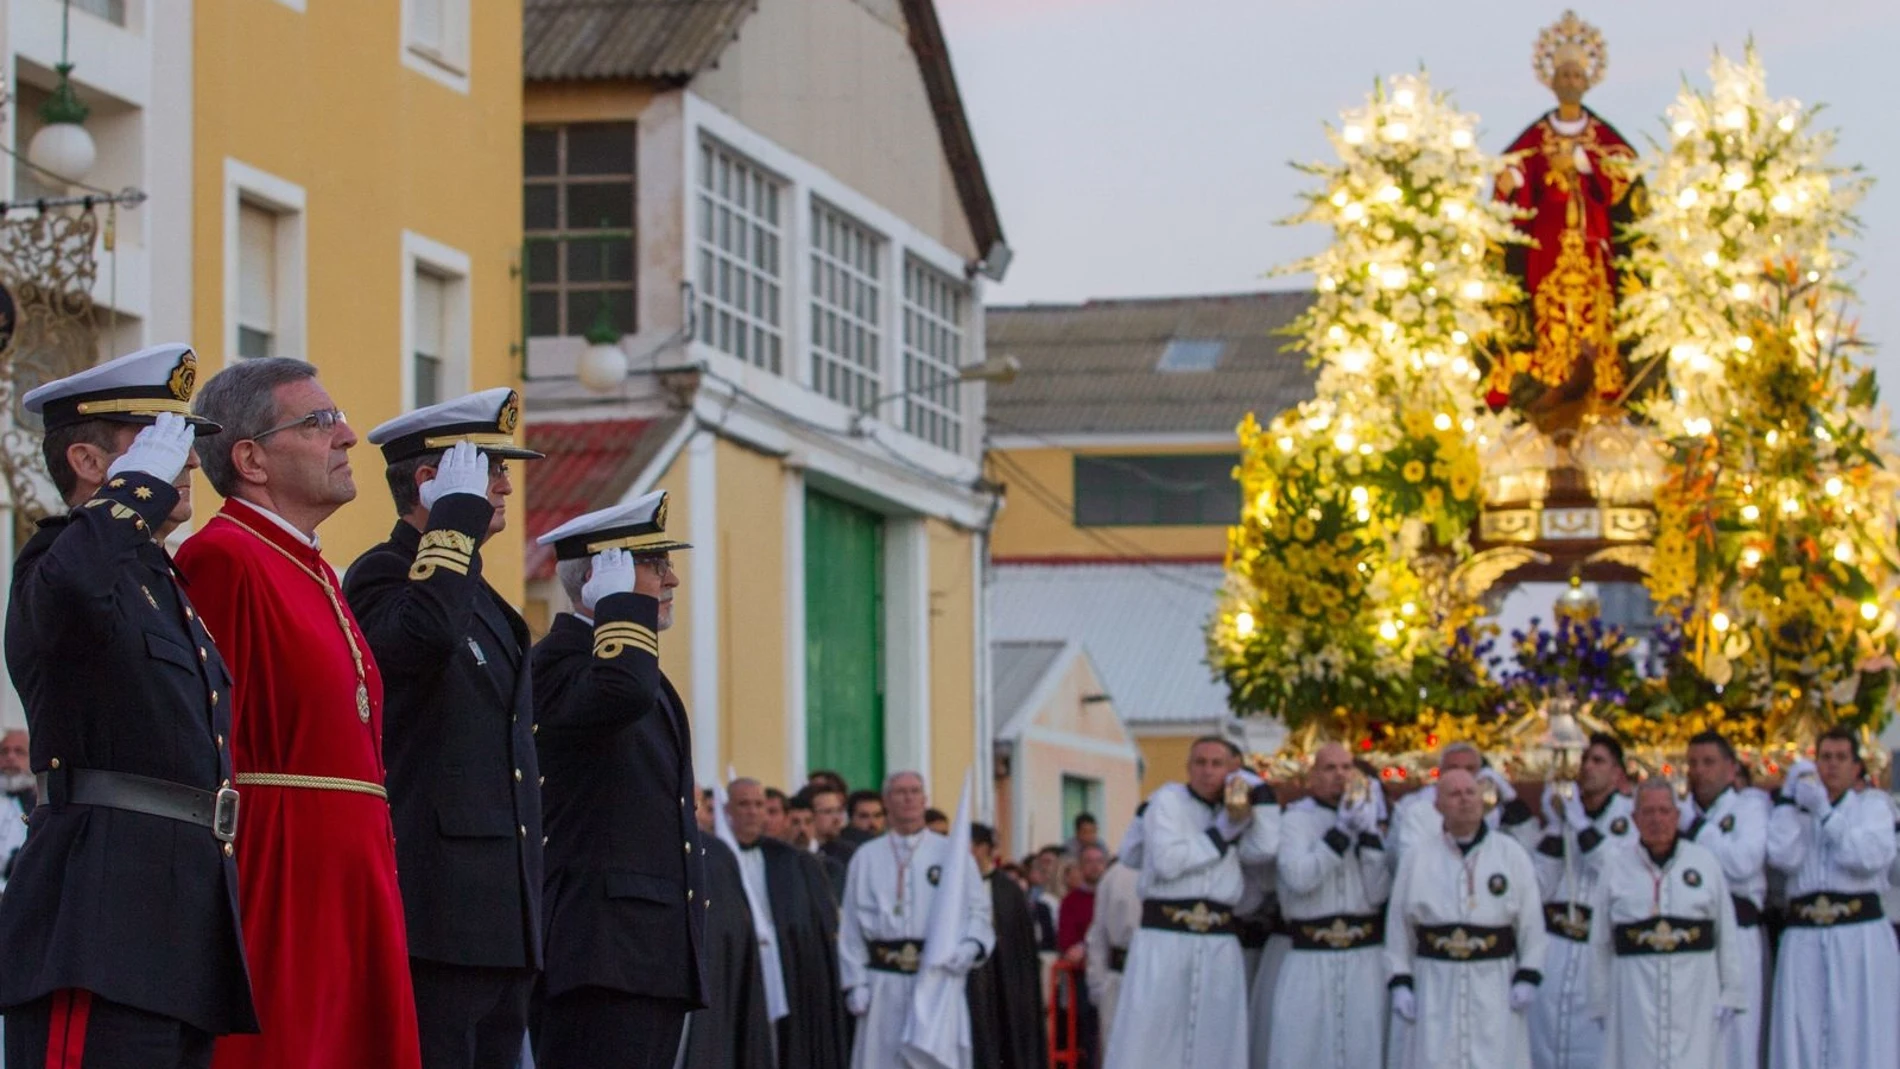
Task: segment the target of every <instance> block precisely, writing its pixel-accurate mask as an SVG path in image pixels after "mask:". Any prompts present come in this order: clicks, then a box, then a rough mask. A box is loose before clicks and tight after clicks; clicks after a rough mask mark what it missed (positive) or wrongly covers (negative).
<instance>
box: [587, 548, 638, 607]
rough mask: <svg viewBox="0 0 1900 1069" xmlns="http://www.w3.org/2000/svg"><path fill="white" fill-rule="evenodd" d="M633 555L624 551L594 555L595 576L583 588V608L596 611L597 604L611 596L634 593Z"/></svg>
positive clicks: (616, 550) (605, 551)
mask: <svg viewBox="0 0 1900 1069" xmlns="http://www.w3.org/2000/svg"><path fill="white" fill-rule="evenodd" d="M633 580H634V568H633V555H632V554H631V553H628V552H627V551H626V550H624V549H603V550H601V551H600V552H599V553H596V554H594V574H592V575H590V576H588V577H587V582H586V583H584V584H583V585H582V586H581V608H582V609H583V610H585V611H587V612H590V613H591V612H593V611H594V605H595V603H597V602H599V601H600V599H601V598H604V597H606V596H607V595H609V594H631V593H633Z"/></svg>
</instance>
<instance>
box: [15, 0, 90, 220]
mask: <svg viewBox="0 0 1900 1069" xmlns="http://www.w3.org/2000/svg"><path fill="white" fill-rule="evenodd" d="M72 17H73V5H72V0H66V4H65V10H64V11H63V12H62V13H61V16H60V31H59V62H58V63H57V64H55V65H54V67H53V69H54V70H56V71H58V72H59V84H57V85H55V86H54V87H53V95H52V96H50V97H47V98H46V103H44V104H41V105H40V121H41V122H42V123H44V124H45V125H43V126H41V127H40V130H39V132H38V133H36V134H34V135H33V140H32V141H31V142H30V143H28V145H27V147H26V162H28V163H30V164H32V165H33V166H34V167H35V168H37V169H38V170H40V171H41V172H43V173H45V174H49V175H52V176H54V177H56V178H59V179H61V180H62V181H64V182H66V183H67V184H69V185H78V184H79V183H80V182H82V181H84V180H85V177H86V173H87V172H89V171H91V170H92V165H93V164H94V163H95V162H97V161H98V159H99V149H98V146H96V145H94V144H93V141H92V135H91V134H90V133H87V132H86V126H85V123H86V116H87V115H89V114H91V109H90V108H87V107H86V105H85V103H84V102H83V101H81V100H80V99H79V94H77V93H75V92H74V91H73V80H72V73H73V64H72V61H71V60H70V59H68V58H67V54H66V47H67V39H68V37H69V36H70V30H71V24H72Z"/></svg>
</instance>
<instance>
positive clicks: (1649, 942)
mask: <svg viewBox="0 0 1900 1069" xmlns="http://www.w3.org/2000/svg"><path fill="white" fill-rule="evenodd" d="M1700 879H1701V877H1697V880H1698V881H1699V880H1700ZM1700 938H1702V926H1701V925H1699V924H1691V925H1689V926H1688V927H1686V928H1678V927H1676V926H1675V925H1673V924H1670V923H1669V918H1667V917H1664V918H1662V919H1661V920H1658V921H1657V922H1656V924H1655V926H1654V927H1650V928H1645V929H1643V930H1642V931H1639V932H1635V933H1633V934H1631V936H1630V941H1631V942H1633V943H1635V944H1636V945H1637V946H1643V947H1648V948H1649V949H1651V950H1654V951H1657V952H1659V953H1663V954H1670V953H1674V952H1675V951H1677V950H1680V949H1681V948H1682V945H1683V944H1684V943H1692V942H1695V941H1696V940H1698V939H1700Z"/></svg>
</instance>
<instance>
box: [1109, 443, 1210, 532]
mask: <svg viewBox="0 0 1900 1069" xmlns="http://www.w3.org/2000/svg"><path fill="white" fill-rule="evenodd" d="M1239 463H1240V458H1239V457H1237V456H1235V455H1234V454H1232V453H1218V454H1212V455H1198V456H1197V455H1189V456H1166V457H1157V456H1127V457H1105V456H1078V457H1076V458H1075V525H1076V526H1077V527H1116V526H1126V527H1162V526H1177V525H1179V526H1202V527H1205V526H1224V525H1227V524H1232V523H1237V522H1239V520H1240V488H1239V486H1238V485H1237V484H1236V483H1235V482H1234V467H1235V465H1237V464H1239Z"/></svg>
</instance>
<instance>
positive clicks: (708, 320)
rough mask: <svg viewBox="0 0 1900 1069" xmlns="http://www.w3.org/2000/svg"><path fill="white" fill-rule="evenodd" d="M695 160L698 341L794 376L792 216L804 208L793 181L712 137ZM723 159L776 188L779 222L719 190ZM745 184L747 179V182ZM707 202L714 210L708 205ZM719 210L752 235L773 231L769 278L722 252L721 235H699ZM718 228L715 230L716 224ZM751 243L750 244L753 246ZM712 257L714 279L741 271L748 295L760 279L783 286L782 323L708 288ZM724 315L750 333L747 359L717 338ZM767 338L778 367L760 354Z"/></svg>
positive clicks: (703, 137) (699, 148)
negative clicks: (705, 267)
mask: <svg viewBox="0 0 1900 1069" xmlns="http://www.w3.org/2000/svg"><path fill="white" fill-rule="evenodd" d="M696 157H697V162H696V166H695V169H696V173H695V175H694V180H693V186H692V192H691V194H690V198H689V199H690V200H691V201H692V207H691V209H690V210H691V212H692V218H693V226H692V229H691V230H690V231H689V233H690V234H691V235H692V254H691V255H692V266H691V271H692V276H691V277H692V278H693V281H694V286H695V295H696V296H697V297H698V298H699V308H698V309H696V310H695V314H696V315H697V316H698V327H699V334H700V337H699V341H700V343H701V344H703V345H709V346H712V347H713V348H715V349H718V350H719V351H720V352H722V353H725V354H726V355H727V356H730V357H732V358H733V359H735V360H744V361H745V362H746V363H748V364H751V365H752V366H753V367H756V368H762V369H764V370H766V371H769V372H772V373H774V374H778V375H785V374H789V373H790V372H791V369H792V368H793V367H795V366H796V365H797V363H798V346H799V339H798V337H797V336H796V335H794V334H792V332H791V329H790V324H791V322H792V319H793V317H792V309H791V307H790V306H791V302H792V300H793V299H794V297H793V287H792V279H791V278H790V277H789V276H790V275H792V274H794V273H796V270H797V268H796V266H795V265H796V264H797V261H796V260H795V259H794V255H795V253H794V252H793V241H794V235H795V233H796V227H795V220H794V219H793V215H794V213H796V212H797V211H798V210H799V209H798V203H799V202H798V200H797V199H796V197H795V196H794V193H793V190H792V186H791V183H789V182H787V181H785V180H784V179H783V178H781V177H780V176H779V175H777V174H775V173H774V172H773V171H772V169H771V168H769V167H764V166H761V165H760V164H759V163H758V162H757V161H755V160H753V159H751V158H750V157H748V156H747V155H745V154H744V153H742V152H740V151H739V150H737V149H735V148H733V147H732V146H730V145H728V144H726V143H725V142H723V141H721V140H719V139H718V138H716V137H712V136H710V135H706V134H702V135H700V137H699V138H698V140H697V150H696ZM721 158H724V159H725V160H726V161H727V162H728V163H729V165H730V166H732V167H734V168H737V169H740V170H743V171H746V172H751V173H752V174H753V176H755V177H756V178H757V179H758V180H760V181H761V182H763V183H765V184H769V185H770V186H771V187H772V188H773V190H774V191H775V192H776V193H777V195H778V221H777V222H771V221H768V220H767V219H765V217H764V216H763V215H761V214H759V213H758V212H756V211H754V210H752V209H751V208H748V207H743V206H741V205H740V204H739V203H737V202H736V201H734V200H733V199H732V198H730V197H727V196H725V195H723V194H722V193H720V192H719V191H718V190H717V189H716V188H715V182H714V178H713V175H714V172H715V169H716V167H717V164H718V162H719V161H720V159H721ZM744 180H746V179H742V181H744ZM708 203H710V205H711V206H710V207H708V206H707V205H708ZM720 210H724V211H727V212H729V213H731V215H732V217H733V218H734V219H735V220H736V221H737V223H738V225H739V226H741V227H744V228H746V230H747V236H748V237H750V236H751V234H752V233H753V232H755V231H756V229H758V228H766V229H769V230H771V231H772V236H773V237H775V238H776V239H777V242H778V256H777V259H776V262H774V263H773V264H772V265H771V270H770V273H769V274H768V273H766V272H765V271H764V270H762V269H761V268H759V266H758V265H757V263H756V262H754V261H753V260H752V259H751V258H750V257H735V256H734V254H733V253H732V252H731V251H730V250H727V249H725V248H722V247H721V246H720V244H719V242H718V241H717V240H716V235H715V237H714V238H712V239H709V238H708V237H707V236H706V235H704V234H702V233H701V232H700V228H701V225H702V223H704V222H706V216H707V213H717V212H718V211H720ZM713 225H714V227H715V228H716V225H717V224H716V223H714V224H713ZM749 245H750V243H749V242H748V247H749ZM707 257H711V259H712V272H713V274H714V276H715V277H716V276H717V273H718V272H719V271H720V270H721V269H722V268H724V269H725V270H726V271H728V272H732V273H737V275H738V276H739V277H740V279H741V281H742V284H743V286H744V287H745V288H746V289H747V290H748V291H753V290H754V288H755V287H756V286H757V285H758V284H759V282H760V281H761V280H764V281H766V282H767V283H768V284H770V285H773V286H776V287H777V288H778V322H777V324H773V323H770V322H768V321H767V320H766V319H765V318H764V317H762V316H759V315H757V314H756V313H755V311H754V309H753V308H752V307H751V304H752V302H750V301H746V300H744V299H743V297H742V299H741V301H739V302H736V303H735V302H734V301H731V300H726V299H722V298H721V297H720V296H719V295H718V292H717V288H716V286H708V285H706V284H705V283H706V281H707V279H706V278H705V272H703V271H702V270H701V263H702V261H703V260H704V259H705V258H707ZM720 315H724V316H726V317H727V319H728V320H729V321H730V322H731V323H732V324H733V325H734V326H735V327H737V329H738V330H740V331H745V332H749V333H750V335H751V338H752V344H749V345H747V346H746V354H745V355H744V356H740V355H739V354H737V353H734V352H732V351H731V350H729V349H727V348H725V347H723V346H721V345H719V344H718V342H717V341H716V340H714V339H716V332H717V323H718V318H717V317H718V316H720ZM762 336H763V337H766V338H772V339H776V340H777V342H778V354H777V358H778V366H777V367H773V366H772V365H771V358H770V357H769V356H761V354H760V353H759V352H758V351H757V343H758V342H759V341H760V340H762Z"/></svg>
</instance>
